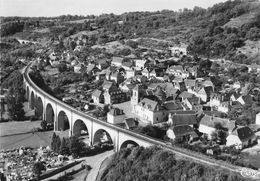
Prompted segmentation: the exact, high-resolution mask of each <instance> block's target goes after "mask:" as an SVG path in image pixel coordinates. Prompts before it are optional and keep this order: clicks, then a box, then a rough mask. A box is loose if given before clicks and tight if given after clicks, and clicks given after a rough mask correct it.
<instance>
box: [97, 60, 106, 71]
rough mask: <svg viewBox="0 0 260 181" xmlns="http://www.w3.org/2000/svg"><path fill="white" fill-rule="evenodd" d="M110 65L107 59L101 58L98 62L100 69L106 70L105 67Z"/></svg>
mask: <svg viewBox="0 0 260 181" xmlns="http://www.w3.org/2000/svg"><path fill="white" fill-rule="evenodd" d="M108 66H109V65H108V63H107V61H106V59H100V60H98V63H97V67H98V69H100V70H104V69H106V68H108Z"/></svg>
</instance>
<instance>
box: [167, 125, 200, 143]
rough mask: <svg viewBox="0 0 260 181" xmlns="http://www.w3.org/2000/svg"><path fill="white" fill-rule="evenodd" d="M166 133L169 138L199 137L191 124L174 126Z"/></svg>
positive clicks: (190, 138)
mask: <svg viewBox="0 0 260 181" xmlns="http://www.w3.org/2000/svg"><path fill="white" fill-rule="evenodd" d="M166 135H167V137H168V138H170V139H173V140H174V139H175V138H179V139H181V140H184V139H185V138H186V137H189V138H188V140H189V141H191V140H193V139H196V138H198V137H199V136H198V135H197V134H196V132H195V131H194V129H193V128H192V127H191V126H189V125H180V126H172V127H170V128H169V129H168V130H167V132H166Z"/></svg>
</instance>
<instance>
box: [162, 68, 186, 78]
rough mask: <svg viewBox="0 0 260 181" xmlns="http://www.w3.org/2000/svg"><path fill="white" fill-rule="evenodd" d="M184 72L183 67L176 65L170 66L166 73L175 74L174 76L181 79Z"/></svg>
mask: <svg viewBox="0 0 260 181" xmlns="http://www.w3.org/2000/svg"><path fill="white" fill-rule="evenodd" d="M183 71H184V69H183V66H181V65H177V66H176V65H172V66H170V67H169V68H168V69H167V70H166V73H168V74H173V75H174V76H179V77H181V75H182V72H183Z"/></svg>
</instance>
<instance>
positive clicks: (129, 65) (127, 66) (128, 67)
mask: <svg viewBox="0 0 260 181" xmlns="http://www.w3.org/2000/svg"><path fill="white" fill-rule="evenodd" d="M132 67H133V63H132V62H123V63H122V68H123V69H124V70H131V69H132Z"/></svg>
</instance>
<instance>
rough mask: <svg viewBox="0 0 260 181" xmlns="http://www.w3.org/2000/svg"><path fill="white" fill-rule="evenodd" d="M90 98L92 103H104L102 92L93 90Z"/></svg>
mask: <svg viewBox="0 0 260 181" xmlns="http://www.w3.org/2000/svg"><path fill="white" fill-rule="evenodd" d="M91 97H92V99H93V102H94V103H104V95H103V91H102V90H98V89H96V90H94V92H93V93H92V96H91Z"/></svg>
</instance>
